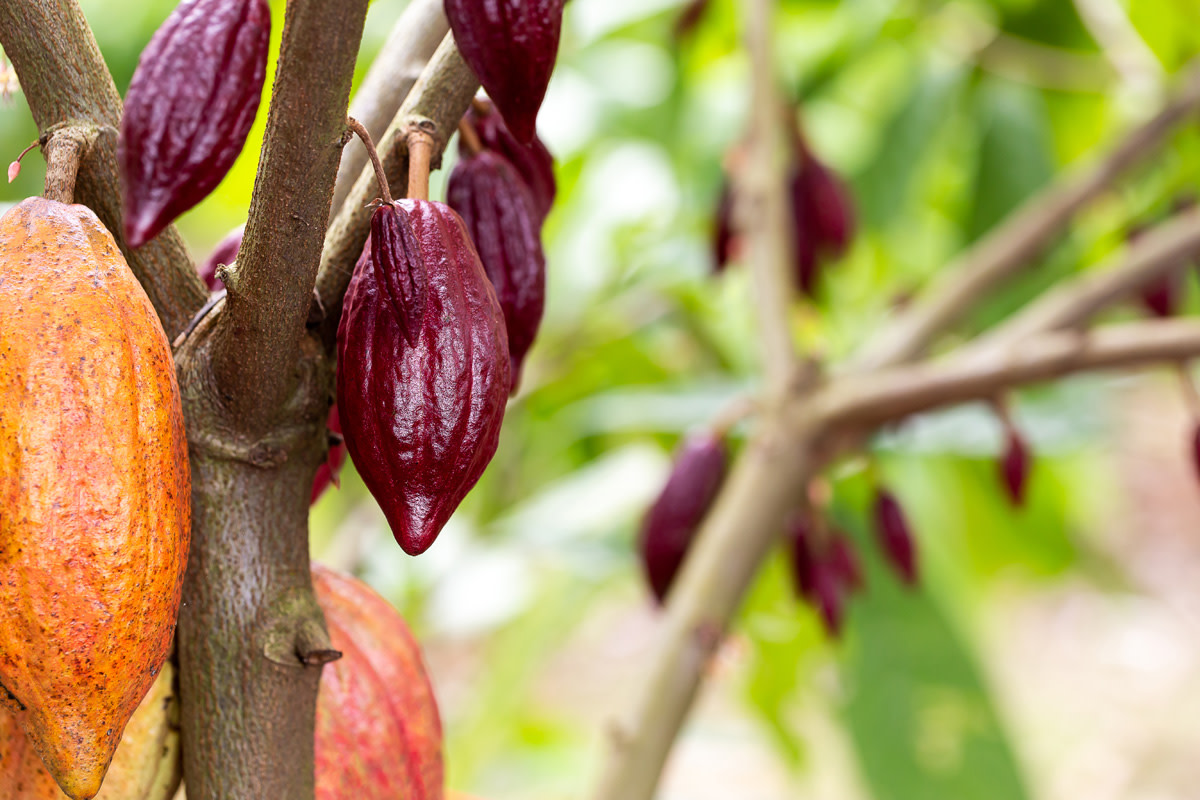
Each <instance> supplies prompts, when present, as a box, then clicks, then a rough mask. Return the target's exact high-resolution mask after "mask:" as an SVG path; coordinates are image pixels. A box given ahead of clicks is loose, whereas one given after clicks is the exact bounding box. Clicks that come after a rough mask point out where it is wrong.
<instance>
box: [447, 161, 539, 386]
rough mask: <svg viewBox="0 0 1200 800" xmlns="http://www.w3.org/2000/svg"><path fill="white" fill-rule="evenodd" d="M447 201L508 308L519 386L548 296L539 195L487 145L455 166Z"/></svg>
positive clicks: (515, 381) (511, 349) (511, 353)
mask: <svg viewBox="0 0 1200 800" xmlns="http://www.w3.org/2000/svg"><path fill="white" fill-rule="evenodd" d="M446 203H447V204H448V205H449V206H450V207H451V208H453V209H454V210H455V211H457V212H458V214H459V216H461V217H462V220H463V222H464V223H466V226H467V230H468V231H469V232H470V234H471V241H472V242H474V243H475V249H476V250H478V251H479V258H480V260H481V261H482V262H483V268H484V270H485V271H486V272H487V276H488V279H489V280H491V282H492V286H493V287H495V289H496V297H497V298H499V300H500V308H502V309H503V310H504V323H505V325H506V326H507V328H508V353H509V356H510V357H511V359H512V382H513V383H512V391H514V392H515V391H516V390H517V384H518V383H519V382H520V380H521V367H522V365H523V364H524V361H525V354H526V353H528V352H529V347H530V345H532V344H533V339H534V337H535V336H537V330H538V326H539V325H540V324H541V322H542V309H543V307H544V304H545V299H546V257H545V255H543V253H542V242H541V236H540V227H541V225H540V220H539V219H538V218H537V212H536V211H535V210H534V208H533V198H532V197H531V196H530V193H529V190H528V189H527V188H526V186H525V184H524V182H523V181H522V180H521V176H520V175H518V174H517V171H516V170H515V169H514V168H513V167H512V165H511V164H509V163H508V161H507V160H505V159H504V157H503V156H500V155H498V154H496V153H492V152H489V151H487V150H485V151H483V152H481V153H479V154H477V155H474V156H469V157H467V158H464V159H462V160H460V161H459V162H458V164H456V165H455V166H454V171H453V172H452V173H450V183H449V186H448V188H447V190H446Z"/></svg>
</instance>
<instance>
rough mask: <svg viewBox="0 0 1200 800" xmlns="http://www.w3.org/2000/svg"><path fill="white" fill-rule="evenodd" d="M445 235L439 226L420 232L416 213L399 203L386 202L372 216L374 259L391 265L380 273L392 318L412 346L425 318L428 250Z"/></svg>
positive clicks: (378, 271)
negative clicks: (397, 204)
mask: <svg viewBox="0 0 1200 800" xmlns="http://www.w3.org/2000/svg"><path fill="white" fill-rule="evenodd" d="M443 234H444V232H443V231H442V230H441V229H440V228H439V227H438V226H436V225H428V226H424V227H421V228H420V231H419V232H418V230H417V226H416V225H414V215H413V214H412V213H410V212H408V211H406V210H400V208H399V206H395V205H388V204H387V203H384V204H383V205H381V206H380V207H379V208H378V209H376V210H375V213H374V214H372V215H371V233H370V235H369V236H368V237H367V239H368V241H369V242H370V246H371V258H372V259H374V261H375V264H376V265H385V264H386V265H387V267H386V268H382V269H377V270H376V273H377V275H378V276H379V278H380V279H381V280H382V282H383V287H384V289H385V290H386V292H387V297H388V299H389V300H390V301H391V304H392V312H393V316H392V318H393V319H394V320H395V321H396V323H397V324H398V325H399V326H400V332H401V333H402V334H404V340H405V341H406V342H408V344H409V346H412V345H414V344H416V343H417V337H418V336H420V335H421V320H422V319H424V317H425V302H426V298H427V294H428V293H427V287H428V285H429V278H428V276H427V275H426V267H425V253H426V252H427V251H434V252H436V251H437V247H438V241H437V240H439V239H440V238H441V237H442V236H443ZM419 235H421V236H422V238H418V236H419ZM430 237H432V238H430Z"/></svg>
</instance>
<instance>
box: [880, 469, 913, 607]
mask: <svg viewBox="0 0 1200 800" xmlns="http://www.w3.org/2000/svg"><path fill="white" fill-rule="evenodd" d="M874 511H875V535H876V537H877V538H878V541H879V546H880V549H881V550H882V551H883V557H884V560H885V561H887V563H888V565H889V566H890V567H891V568H892V571H893V572H895V573H896V575H897V576H898V577H899V578H900V580H901V581H903V582H904V583H905V584H907V585H908V586H915V585H916V583H917V545H916V541H915V540H914V539H913V536H912V530H911V529H910V528H909V527H908V520H907V519H905V517H904V509H902V508H901V507H900V502H899V501H898V500H897V499H896V496H895V495H893V494H892V493H891V492H889V491H887V490H886V489H880V490H878V492H877V493H876V495H875V509H874Z"/></svg>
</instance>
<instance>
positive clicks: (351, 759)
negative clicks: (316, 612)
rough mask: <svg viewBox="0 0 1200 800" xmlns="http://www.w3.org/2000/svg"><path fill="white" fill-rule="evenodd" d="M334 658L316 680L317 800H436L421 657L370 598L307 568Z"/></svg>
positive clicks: (392, 617)
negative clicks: (335, 653)
mask: <svg viewBox="0 0 1200 800" xmlns="http://www.w3.org/2000/svg"><path fill="white" fill-rule="evenodd" d="M312 577H313V588H315V589H316V592H317V601H318V602H319V603H320V604H321V609H322V610H323V611H324V612H325V624H326V625H327V626H328V627H329V637H330V639H332V640H333V646H334V648H335V649H336V650H339V651H341V653H342V657H341V658H340V659H339V660H337V661H335V662H333V663H332V664H326V665H325V667H324V668H323V670H322V672H321V691H320V694H319V695H318V697H317V731H316V742H315V750H316V761H317V770H316V771H317V792H316V798H317V800H348V798H354V800H397V798H403V800H442V798H443V797H444V789H443V780H444V778H443V767H442V723H441V719H440V717H439V716H438V709H437V702H436V701H435V699H434V696H433V687H432V686H430V684H429V677H428V675H426V673H425V665H424V663H423V661H422V659H421V649H420V647H419V646H418V645H417V642H416V640H415V639H414V638H413V635H412V633H410V632H409V630H408V626H407V625H406V624H405V623H404V619H403V618H402V617H401V616H400V615H399V614H398V613H396V609H394V608H392V606H391V604H390V603H388V601H386V600H384V599H383V598H382V597H380V596H379V595H378V594H376V593H375V591H374V590H373V589H371V588H370V587H369V586H367V585H366V584H365V583H362V582H361V581H358V580H355V579H354V578H351V577H350V576H348V575H343V574H341V573H338V572H334V571H333V570H331V569H328V568H327V567H322V566H320V565H314V566H313V571H312Z"/></svg>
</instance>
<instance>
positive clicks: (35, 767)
mask: <svg viewBox="0 0 1200 800" xmlns="http://www.w3.org/2000/svg"><path fill="white" fill-rule="evenodd" d="M174 683H175V671H174V669H173V668H172V667H171V662H169V661H168V662H167V663H166V664H164V665H163V669H162V672H160V673H158V680H156V681H155V682H154V685H153V686H151V687H150V691H149V692H148V693H147V694H146V696H145V698H143V699H142V702H141V703H140V704H139V705H138V707H137V711H135V712H133V718H132V719H130V720H129V724H128V725H126V726H125V733H124V734H123V735H122V736H121V744H120V745H119V746H118V747H117V752H116V754H115V755H113V760H112V764H111V765H110V766H109V768H108V774H107V775H105V776H104V786H103V787H102V788H101V789H100V794H98V795H96V800H171V798H173V797H174V796H175V793H176V791H178V789H179V783H180V781H181V780H182V778H183V762H182V759H181V758H180V751H179V719H178V716H179V708H178V706H179V698H178V697H176V696H175V689H174ZM25 713H26V712H18V713H16V714H14V713H12V712H10V711H8V710H6V709H4V708H0V797H3V798H4V800H65V798H66V795H65V794H63V793H62V790H61V789H59V788H58V784H56V783H55V782H54V778H52V777H50V773H49V772H47V771H46V767H45V766H44V765H43V764H42V760H41V759H40V758H39V757H38V755H37V753H36V752H34V749H33V747H32V745H30V743H29V739H28V738H27V737H26V736H25V732H24V731H23V730H22V729H21V717H23V716H24V715H25Z"/></svg>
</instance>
